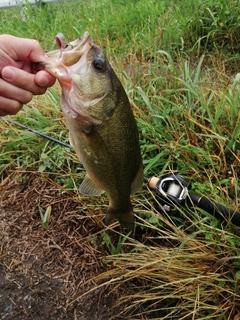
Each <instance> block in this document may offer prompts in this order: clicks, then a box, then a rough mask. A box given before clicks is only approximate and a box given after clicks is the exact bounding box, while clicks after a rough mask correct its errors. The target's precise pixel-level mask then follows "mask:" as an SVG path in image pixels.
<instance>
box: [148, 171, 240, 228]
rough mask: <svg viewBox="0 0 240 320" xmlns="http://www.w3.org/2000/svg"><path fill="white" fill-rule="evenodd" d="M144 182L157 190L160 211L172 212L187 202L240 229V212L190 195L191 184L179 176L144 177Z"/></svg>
mask: <svg viewBox="0 0 240 320" xmlns="http://www.w3.org/2000/svg"><path fill="white" fill-rule="evenodd" d="M144 182H146V183H147V184H148V186H149V188H150V189H153V190H155V192H156V200H157V201H158V203H159V204H161V207H160V206H158V209H160V210H161V209H163V210H164V211H166V212H170V211H171V210H172V209H174V208H176V207H180V206H183V205H185V203H186V202H187V204H188V205H189V206H190V207H198V208H200V209H202V210H204V211H206V212H208V213H210V214H211V215H213V216H217V217H218V218H224V219H226V220H228V221H231V223H232V224H234V225H236V226H238V227H240V212H238V211H235V210H232V209H230V208H227V207H225V206H223V205H222V204H219V203H217V202H215V201H212V200H210V199H208V198H207V197H204V196H199V195H196V194H192V193H190V192H189V191H188V188H189V183H188V182H187V181H186V180H185V179H184V178H183V177H181V176H179V175H174V174H171V175H167V176H163V177H162V178H157V177H151V178H146V177H144Z"/></svg>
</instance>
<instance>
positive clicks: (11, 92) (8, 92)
mask: <svg viewBox="0 0 240 320" xmlns="http://www.w3.org/2000/svg"><path fill="white" fill-rule="evenodd" d="M0 97H3V98H8V99H10V100H15V101H17V102H19V103H20V104H26V103H28V102H29V101H31V100H32V97H33V94H32V92H30V91H28V90H24V89H22V88H19V87H16V86H15V85H13V84H11V83H8V82H7V81H5V80H4V79H0Z"/></svg>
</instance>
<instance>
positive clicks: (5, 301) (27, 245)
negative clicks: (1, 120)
mask: <svg viewBox="0 0 240 320" xmlns="http://www.w3.org/2000/svg"><path fill="white" fill-rule="evenodd" d="M60 191H61V190H59V186H57V185H56V184H55V183H54V181H52V180H51V179H49V178H44V177H43V176H41V175H40V174H39V173H34V172H27V173H26V172H25V173H21V172H18V173H16V172H13V173H8V175H7V176H6V177H5V179H3V180H2V181H1V183H0V239H1V242H0V318H1V319H5V320H10V319H11V320H20V319H21V320H28V319H34V320H38V319H39V320H43V319H44V320H46V319H59V320H60V319H78V320H79V319H89V320H90V319H91V320H94V319H120V318H119V317H118V316H117V315H118V312H119V310H118V308H115V307H114V308H113V309H112V307H113V306H114V305H115V303H116V300H117V297H118V295H119V294H120V293H119V289H117V288H114V287H111V286H109V287H107V288H106V287H100V288H97V284H96V282H95V280H94V277H95V276H96V275H98V274H100V273H101V272H103V271H105V270H107V269H108V268H110V266H109V265H107V264H106V263H105V262H104V257H105V256H106V252H105V250H106V248H105V247H104V246H103V245H102V244H101V236H100V235H101V230H102V228H103V224H102V218H103V216H104V212H102V215H101V212H100V215H99V216H98V217H96V216H95V217H90V216H87V212H88V210H86V207H87V205H85V202H84V201H85V200H84V199H83V200H81V203H80V202H79V199H78V200H77V199H74V196H73V195H69V194H66V193H65V194H61V192H60ZM48 206H51V208H52V213H51V218H50V223H49V226H48V228H46V229H45V228H43V226H42V221H41V218H40V214H39V208H41V209H42V211H43V212H45V210H46V208H47V207H48ZM98 214H99V212H98ZM93 235H95V236H94V237H93ZM90 239H91V241H93V239H95V240H94V241H95V243H94V244H93V243H90ZM88 290H92V291H91V292H90V293H89V294H87V295H84V296H82V297H81V295H83V294H84V293H86V292H87V291H88Z"/></svg>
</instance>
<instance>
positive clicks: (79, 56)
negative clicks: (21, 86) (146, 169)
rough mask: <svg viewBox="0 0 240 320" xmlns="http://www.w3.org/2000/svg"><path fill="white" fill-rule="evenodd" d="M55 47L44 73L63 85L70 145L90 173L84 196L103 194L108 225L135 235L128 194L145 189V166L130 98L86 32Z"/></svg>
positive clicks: (60, 37)
mask: <svg viewBox="0 0 240 320" xmlns="http://www.w3.org/2000/svg"><path fill="white" fill-rule="evenodd" d="M56 41H57V44H58V47H59V49H58V50H55V51H52V52H49V53H48V54H47V55H48V56H49V57H50V58H52V63H51V62H50V63H48V64H46V65H45V70H47V71H48V72H49V73H51V74H52V75H53V76H55V77H56V78H57V79H58V80H59V83H60V85H61V88H62V94H61V105H62V109H63V113H64V117H65V119H66V124H67V127H68V129H69V137H70V143H71V145H72V146H73V148H74V149H75V151H76V154H77V156H78V158H79V159H80V161H81V162H82V164H83V166H84V168H85V170H86V172H87V174H86V177H85V179H84V180H83V182H82V184H81V186H80V189H79V190H80V193H82V194H84V195H89V196H96V195H100V194H101V193H102V192H104V191H105V192H106V194H107V196H108V199H109V207H108V210H107V213H106V216H105V224H106V225H109V224H111V223H112V222H114V221H117V220H118V221H119V222H120V224H121V226H122V227H124V228H125V229H127V230H134V225H135V218H134V213H133V208H132V204H131V199H130V194H133V193H135V192H136V191H137V190H138V189H140V188H141V186H142V183H143V166H142V158H141V153H140V147H139V137H138V130H137V125H136V121H135V118H134V115H133V112H132V109H131V106H130V103H129V100H128V97H127V95H126V93H125V91H124V88H123V86H122V84H121V83H120V81H119V79H118V78H117V76H116V74H115V72H114V71H113V69H112V68H111V66H110V64H109V62H108V60H107V59H106V57H105V55H104V53H103V51H102V49H101V48H100V47H99V46H97V45H96V44H95V43H94V42H93V41H92V39H91V38H90V36H89V33H88V32H85V33H84V34H83V36H82V37H80V38H78V39H77V40H75V41H73V42H70V43H67V42H66V40H65V38H64V36H63V34H58V35H57V36H56Z"/></svg>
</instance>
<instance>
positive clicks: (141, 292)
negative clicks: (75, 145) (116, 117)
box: [0, 0, 240, 320]
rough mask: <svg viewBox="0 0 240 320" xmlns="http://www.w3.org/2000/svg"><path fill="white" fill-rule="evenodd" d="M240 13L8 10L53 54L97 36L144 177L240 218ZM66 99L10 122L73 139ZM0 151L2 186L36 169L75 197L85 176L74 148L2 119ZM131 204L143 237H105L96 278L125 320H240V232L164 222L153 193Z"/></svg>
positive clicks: (157, 5)
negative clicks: (119, 87) (135, 138)
mask: <svg viewBox="0 0 240 320" xmlns="http://www.w3.org/2000/svg"><path fill="white" fill-rule="evenodd" d="M239 10H240V9H239V1H229V2H226V1H223V0H221V1H218V3H217V4H216V2H215V1H212V0H205V1H195V0H181V1H178V2H177V4H176V1H146V0H139V1H136V0H135V1H134V0H131V1H129V0H128V1H124V0H122V1H117V0H112V1H111V0H100V1H82V2H77V1H76V2H75V1H74V2H66V3H62V2H60V3H53V4H44V3H42V2H38V4H37V5H34V6H31V5H28V4H26V5H23V6H20V7H16V8H12V9H7V10H1V11H0V17H1V21H2V23H1V26H0V32H1V33H10V34H13V35H16V36H21V37H30V38H35V39H37V40H38V41H39V42H40V43H41V45H42V46H43V48H44V49H45V50H46V51H49V50H52V49H54V48H55V47H56V45H55V40H54V37H55V35H56V34H57V33H58V32H63V33H64V34H65V36H66V38H67V39H69V40H73V39H75V38H77V37H78V36H79V35H81V34H82V33H83V32H84V31H85V30H88V31H89V32H90V34H91V36H92V38H93V39H94V40H95V41H96V42H97V43H98V44H99V45H100V46H101V47H102V48H103V49H104V51H105V52H106V54H107V56H108V58H109V60H110V62H111V64H112V66H113V68H114V70H115V71H116V73H117V74H118V76H119V78H120V79H121V81H122V83H123V85H124V87H125V89H126V91H127V93H128V96H129V98H130V99H131V101H132V104H133V109H134V113H135V115H136V119H137V123H138V128H139V135H140V143H141V151H142V156H143V161H144V173H145V175H146V176H151V175H157V176H159V177H161V176H162V175H164V174H167V173H172V172H174V173H178V174H181V175H182V176H183V177H185V178H186V179H187V180H188V181H191V190H192V192H193V193H196V194H199V195H205V196H208V197H210V198H211V199H212V200H215V201H217V202H219V203H221V204H223V205H225V206H227V207H230V208H232V209H233V210H238V211H239V196H240V185H239V174H240V161H239V159H240V153H239V150H240V112H239V110H240V109H239V95H240V86H239V74H238V72H239V49H240V48H239V31H240V30H239V29H240V27H239ZM59 94H60V89H59V87H58V85H55V86H54V88H51V89H50V90H49V91H48V93H47V94H46V95H44V96H42V97H36V98H35V99H34V100H33V101H32V102H31V103H30V104H29V105H28V106H24V108H23V110H22V111H21V112H20V113H19V114H18V115H16V116H14V117H10V119H14V120H17V121H19V122H21V123H22V124H25V125H27V126H29V127H31V128H34V129H36V130H38V131H41V132H43V133H46V134H49V135H51V136H53V137H55V138H57V139H60V140H62V141H64V142H68V135H67V130H66V128H65V124H64V120H63V117H62V114H61V109H60V102H59ZM6 119H7V118H6ZM0 148H1V159H0V173H1V176H2V177H3V178H4V177H5V176H6V175H7V174H8V172H9V171H10V170H20V171H24V170H35V171H39V172H42V173H43V174H44V176H47V177H50V178H51V179H54V181H55V182H56V184H57V185H59V186H61V190H65V192H72V191H73V192H77V188H78V185H79V182H80V180H81V179H82V178H83V177H84V174H85V173H84V170H83V168H82V166H81V164H79V162H78V160H77V158H76V156H75V154H74V153H73V152H72V151H71V150H69V149H67V148H62V147H61V146H59V145H56V144H54V143H52V142H49V141H47V140H45V139H43V138H40V137H38V136H36V135H34V134H32V133H30V132H28V131H24V130H22V129H20V128H18V127H16V126H15V125H14V124H12V123H9V122H8V121H7V120H5V118H3V119H1V131H0ZM94 201H95V200H94V199H89V203H92V202H93V203H92V205H94ZM134 206H135V208H136V211H138V212H139V214H140V218H139V221H138V228H139V230H141V232H142V234H141V236H138V237H137V239H136V240H132V239H130V238H124V236H123V235H122V236H121V237H120V240H119V238H118V240H116V239H115V237H113V238H111V237H108V235H107V234H106V235H105V233H104V235H101V236H99V234H98V235H97V236H96V237H101V239H102V243H103V244H104V245H105V246H106V255H105V256H103V257H102V259H103V261H104V263H106V264H108V265H109V266H112V268H111V269H110V271H109V270H108V271H107V272H104V273H101V274H99V275H96V277H95V280H96V281H97V283H99V286H106V287H108V285H112V284H113V283H114V284H115V285H116V288H118V290H119V299H118V300H117V301H116V304H115V307H119V306H124V308H123V309H122V311H121V314H120V315H119V317H120V316H122V317H126V315H127V316H128V317H129V319H130V315H131V314H132V313H135V316H133V319H224V320H225V319H229V320H230V319H234V320H235V318H234V317H235V316H237V314H238V313H239V312H240V291H239V281H240V280H239V279H240V259H239V256H240V253H239V243H240V238H239V230H238V228H236V227H234V226H233V225H231V224H230V223H229V221H228V220H227V219H217V218H214V217H212V216H210V215H208V214H207V213H205V212H203V211H201V210H199V209H190V208H180V209H179V210H175V211H174V212H172V213H171V215H170V217H168V218H167V217H166V216H164V215H161V214H159V212H158V211H157V210H156V208H155V207H154V206H155V200H154V195H152V194H151V193H150V191H149V190H147V188H146V187H145V186H144V187H143V190H142V192H141V193H140V194H138V195H136V196H135V197H134ZM102 209H103V210H105V209H106V208H105V206H104V205H103V206H102ZM91 241H92V242H93V243H94V245H95V242H94V241H95V240H94V239H92V240H91ZM132 288H134V290H132ZM133 291H134V293H133ZM81 298H82V297H81V296H80V297H79V298H78V299H81ZM113 318H114V317H113ZM114 319H115V318H114ZM116 319H117V318H116ZM237 319H238V318H237Z"/></svg>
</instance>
